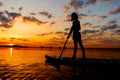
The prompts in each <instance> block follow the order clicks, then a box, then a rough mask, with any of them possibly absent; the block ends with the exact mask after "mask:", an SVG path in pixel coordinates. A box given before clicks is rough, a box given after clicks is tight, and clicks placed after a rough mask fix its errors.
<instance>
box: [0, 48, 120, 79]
mask: <svg viewBox="0 0 120 80" xmlns="http://www.w3.org/2000/svg"><path fill="white" fill-rule="evenodd" d="M60 52H61V50H60V49H40V48H0V79H2V80H3V79H10V80H13V79H23V80H24V79H27V80H29V79H35V80H82V79H83V80H84V79H85V78H86V80H97V79H98V80H103V79H106V78H108V76H109V78H110V76H111V74H109V75H108V76H107V77H106V78H103V77H105V75H104V74H106V73H108V70H107V71H105V70H106V68H104V67H103V68H104V69H102V70H104V73H102V72H101V69H98V68H96V67H92V68H91V67H87V68H86V69H85V71H84V69H83V68H82V67H81V66H79V67H73V66H65V65H61V66H59V67H56V66H53V65H50V64H47V63H45V55H46V54H51V55H56V56H59V55H60ZM72 53H73V50H72V49H66V50H65V51H64V52H63V55H62V56H66V57H72ZM86 57H87V58H99V59H120V50H119V49H86ZM78 58H81V50H80V49H79V50H78V52H77V59H78ZM101 67H102V66H101ZM110 71H112V70H111V69H110ZM113 71H118V70H117V68H116V70H113ZM105 72H106V73H105ZM114 74H115V73H114ZM116 75H117V74H116ZM112 76H113V74H112Z"/></svg>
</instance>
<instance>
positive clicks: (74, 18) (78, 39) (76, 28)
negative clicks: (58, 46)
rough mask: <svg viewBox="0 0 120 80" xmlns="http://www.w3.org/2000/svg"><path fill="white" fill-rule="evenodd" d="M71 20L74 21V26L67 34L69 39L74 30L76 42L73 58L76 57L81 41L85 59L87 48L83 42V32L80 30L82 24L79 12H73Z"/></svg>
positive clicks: (74, 40)
mask: <svg viewBox="0 0 120 80" xmlns="http://www.w3.org/2000/svg"><path fill="white" fill-rule="evenodd" d="M71 21H73V23H72V27H71V29H70V32H69V34H68V36H67V39H68V38H69V37H70V35H71V33H72V32H73V42H74V53H73V57H72V58H73V59H75V58H76V52H77V43H78V42H79V45H80V47H81V50H82V59H85V58H86V57H85V49H84V47H83V44H82V38H81V34H80V32H79V30H81V26H80V21H79V20H78V15H77V13H75V12H73V13H72V14H71Z"/></svg>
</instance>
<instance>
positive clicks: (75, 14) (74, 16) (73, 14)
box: [71, 12, 78, 21]
mask: <svg viewBox="0 0 120 80" xmlns="http://www.w3.org/2000/svg"><path fill="white" fill-rule="evenodd" d="M75 19H78V15H77V13H76V12H73V13H72V14H71V21H73V20H75Z"/></svg>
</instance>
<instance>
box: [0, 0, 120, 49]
mask: <svg viewBox="0 0 120 80" xmlns="http://www.w3.org/2000/svg"><path fill="white" fill-rule="evenodd" d="M72 12H77V13H78V15H79V20H80V22H81V34H82V40H83V45H84V46H85V48H120V0H0V45H12V44H17V45H24V46H63V45H64V42H65V40H66V37H67V35H68V33H69V29H70V27H71V25H72V22H71V21H70V14H71V13H72ZM67 46H70V47H72V46H73V42H72V38H70V39H69V41H68V44H67Z"/></svg>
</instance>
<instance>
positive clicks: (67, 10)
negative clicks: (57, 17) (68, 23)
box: [62, 5, 70, 12]
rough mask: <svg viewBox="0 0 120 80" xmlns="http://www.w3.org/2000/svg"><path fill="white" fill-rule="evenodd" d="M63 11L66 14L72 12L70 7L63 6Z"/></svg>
mask: <svg viewBox="0 0 120 80" xmlns="http://www.w3.org/2000/svg"><path fill="white" fill-rule="evenodd" d="M62 9H63V11H64V12H70V7H68V6H67V5H63V6H62Z"/></svg>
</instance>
